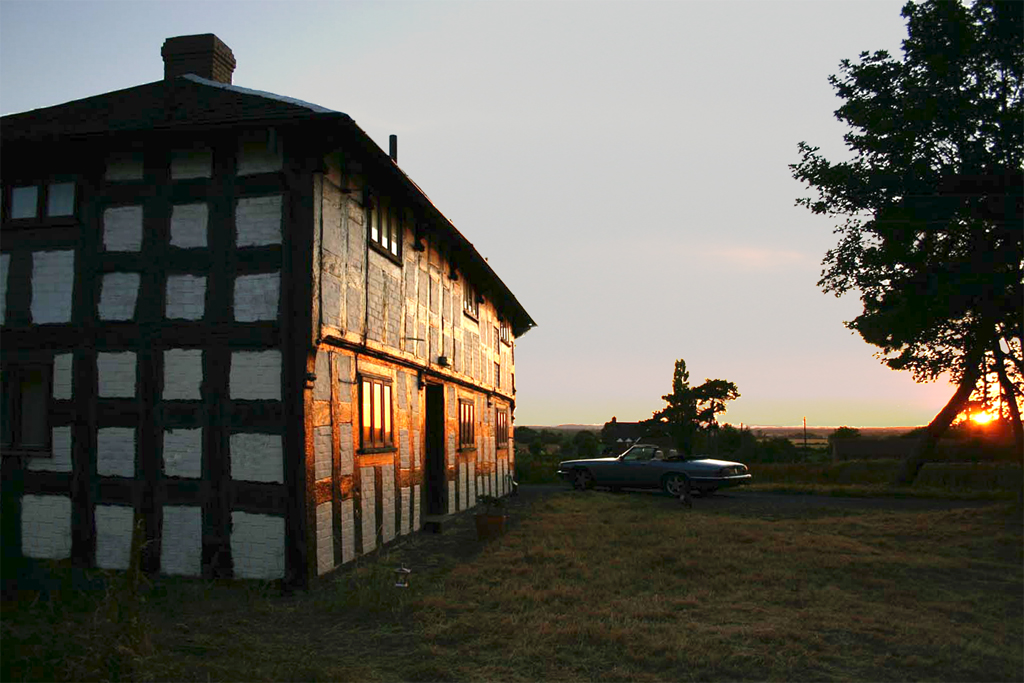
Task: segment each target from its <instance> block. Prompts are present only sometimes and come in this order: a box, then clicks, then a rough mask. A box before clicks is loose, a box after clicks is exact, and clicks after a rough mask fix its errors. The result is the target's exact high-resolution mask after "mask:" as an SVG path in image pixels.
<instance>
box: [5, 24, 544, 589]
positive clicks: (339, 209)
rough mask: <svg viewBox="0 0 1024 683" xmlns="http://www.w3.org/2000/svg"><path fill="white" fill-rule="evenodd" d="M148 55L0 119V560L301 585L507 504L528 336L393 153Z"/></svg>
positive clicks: (331, 114) (521, 316)
mask: <svg viewBox="0 0 1024 683" xmlns="http://www.w3.org/2000/svg"><path fill="white" fill-rule="evenodd" d="M162 54H163V57H164V66H165V72H164V75H165V77H164V79H163V80H161V81H157V82H154V83H148V84H145V85H140V86H138V87H134V88H129V89H127V90H121V91H117V92H110V93H105V94H102V95H97V96H95V97H89V98H87V99H83V100H77V101H73V102H68V103H66V104H62V105H58V106H54V107H48V108H45V109H38V110H34V111H30V112H26V113H22V114H14V115H10V116H5V117H3V119H2V121H0V134H2V143H3V157H2V174H3V175H2V177H3V197H2V198H3V202H2V207H3V208H2V217H0V218H2V234H3V241H2V248H0V251H2V254H0V325H2V333H3V342H2V352H0V353H2V355H0V359H2V364H3V411H2V416H3V439H2V442H3V448H2V450H3V461H2V462H3V470H2V476H3V494H2V524H3V532H2V538H3V551H4V559H5V562H6V561H8V560H9V559H15V560H16V559H17V558H19V557H23V556H27V557H33V558H53V559H62V558H71V560H72V561H73V562H74V563H75V564H77V565H80V566H98V567H103V568H114V569H123V568H126V567H127V566H128V563H129V550H130V547H131V538H132V530H133V528H136V527H137V526H139V525H141V526H142V527H143V528H144V530H145V538H146V540H147V541H148V543H147V544H146V546H145V554H144V557H143V561H144V568H145V569H146V570H148V571H150V572H162V573H166V574H181V575H190V576H203V577H207V578H212V577H219V576H227V577H231V576H234V577H244V578H258V579H279V578H283V579H285V580H287V581H288V582H290V583H293V584H299V585H301V584H304V583H305V582H306V581H307V580H308V579H309V578H310V577H313V576H315V575H317V574H322V573H324V572H328V571H330V570H332V569H334V568H335V567H337V566H339V565H341V564H342V563H345V562H348V561H350V560H352V559H353V558H355V557H356V556H358V555H360V554H363V553H367V552H370V551H372V550H374V549H375V548H378V547H379V546H381V545H382V544H386V543H388V542H389V541H391V540H392V539H394V538H395V537H396V536H398V535H400V534H407V533H409V532H411V531H414V530H416V529H419V528H421V527H422V526H423V524H424V516H425V515H427V514H440V513H450V512H454V511H458V510H463V509H466V508H469V507H472V506H474V505H475V503H476V497H477V495H478V494H480V493H489V494H498V495H501V494H504V493H505V492H506V491H507V490H508V485H507V477H506V475H508V474H509V473H510V472H511V471H512V469H513V467H514V451H513V448H512V441H513V431H512V424H513V411H514V409H515V396H516V395H515V366H514V358H515V355H514V350H513V349H514V343H515V339H516V337H518V336H520V335H522V334H523V333H525V332H526V331H527V330H529V329H530V328H531V327H533V326H534V322H533V320H532V319H531V317H530V315H529V314H528V313H527V312H526V310H525V309H524V308H523V306H522V305H520V303H519V302H518V301H517V300H516V297H515V296H514V295H513V294H512V292H511V291H510V290H509V289H508V287H506V286H505V284H504V283H503V282H502V281H501V279H500V278H499V277H498V276H497V275H496V274H495V273H494V271H493V270H491V268H490V266H489V265H488V264H487V262H486V260H485V259H484V258H483V257H481V255H480V254H479V253H478V252H477V251H476V249H474V247H473V245H472V244H471V243H470V242H469V241H468V240H467V239H466V238H465V237H464V236H463V235H462V234H461V233H460V232H459V231H458V230H457V229H456V228H455V226H453V225H452V224H451V223H450V222H449V221H448V220H447V219H446V218H445V217H444V216H443V215H442V214H441V212H440V211H438V209H437V208H436V207H435V206H434V205H433V204H432V203H431V202H430V200H429V199H428V198H427V196H426V195H425V194H424V193H423V192H422V191H421V190H420V189H419V188H418V187H417V186H416V184H415V183H413V182H412V180H410V179H409V178H408V177H407V176H406V175H405V173H403V172H402V170H401V169H400V168H399V166H398V164H397V149H396V148H397V144H396V143H393V145H392V149H391V150H390V154H389V153H388V152H385V151H383V150H381V149H380V148H379V147H378V146H377V145H376V144H374V142H373V141H372V140H371V139H370V138H369V137H368V136H367V135H366V133H364V132H363V131H362V130H361V129H360V128H359V127H358V126H357V125H356V124H355V123H354V122H353V120H352V119H351V118H349V117H348V116H347V115H345V114H342V113H340V112H336V111H331V110H328V109H325V108H323V107H319V106H317V105H313V104H309V103H306V102H301V101H298V100H295V99H291V98H287V97H281V96H278V95H273V94H269V93H265V92H260V91H256V90H249V89H246V88H240V87H237V86H234V85H232V84H231V75H232V71H233V70H234V66H235V59H234V56H233V54H232V53H231V50H229V49H228V48H227V46H226V45H224V44H223V43H222V42H221V41H220V40H218V39H217V38H216V36H213V35H212V34H206V35H198V36H180V37H176V38H170V39H168V40H167V41H166V42H165V43H164V46H163V51H162Z"/></svg>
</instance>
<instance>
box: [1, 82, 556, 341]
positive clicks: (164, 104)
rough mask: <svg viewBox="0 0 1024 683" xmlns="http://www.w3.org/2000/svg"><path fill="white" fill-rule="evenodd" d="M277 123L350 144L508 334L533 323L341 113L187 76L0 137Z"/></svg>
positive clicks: (24, 124) (76, 104)
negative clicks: (422, 214) (445, 248)
mask: <svg viewBox="0 0 1024 683" xmlns="http://www.w3.org/2000/svg"><path fill="white" fill-rule="evenodd" d="M284 123H288V124H303V123H310V124H316V125H323V126H325V127H327V128H328V129H329V130H333V131H335V132H337V134H338V137H339V139H341V138H344V139H346V140H348V141H351V142H353V143H354V144H355V145H356V147H358V149H359V151H361V152H362V155H363V156H364V157H365V159H366V161H368V162H369V165H370V166H371V167H373V168H375V169H376V170H378V171H383V172H384V174H385V175H386V177H389V178H390V179H391V181H392V182H394V183H396V184H397V185H398V186H399V187H402V188H403V189H404V190H405V191H406V192H407V193H408V194H409V195H411V196H412V197H414V198H415V199H416V200H417V203H419V204H420V205H421V206H422V207H423V208H425V209H427V210H428V211H429V213H430V214H431V215H432V216H433V218H434V221H433V224H434V225H436V226H437V227H439V229H440V230H441V232H442V233H443V234H445V235H447V237H448V238H449V239H451V240H452V241H453V242H454V244H455V246H456V247H457V249H456V250H457V251H458V253H459V255H460V256H459V258H460V261H461V262H460V263H459V264H458V265H459V267H460V269H462V270H466V271H467V274H469V275H470V276H472V278H473V279H474V284H475V285H476V286H477V288H478V289H479V290H480V291H482V292H484V293H485V294H487V295H490V297H491V298H492V300H493V301H494V302H495V303H496V304H497V306H498V309H499V311H500V312H501V313H502V315H503V316H504V317H506V318H508V320H509V322H510V324H511V327H512V331H513V333H514V334H515V336H517V337H519V336H522V335H523V334H525V333H526V332H527V331H528V330H529V329H531V328H533V327H535V326H536V323H535V322H534V321H533V318H532V317H530V314H529V313H527V312H526V309H525V308H523V306H522V304H520V303H519V301H518V300H517V299H516V297H515V295H514V294H512V291H511V290H510V289H509V288H508V287H507V286H506V285H505V284H504V283H503V282H502V281H501V278H499V277H498V275H497V274H496V273H495V272H494V271H493V270H492V269H491V267H490V265H489V264H488V263H487V261H486V259H484V258H483V257H482V256H481V255H480V253H479V252H478V251H477V250H476V248H475V247H474V246H473V244H472V243H471V242H470V241H469V240H467V239H466V238H465V236H464V235H462V233H461V232H459V230H458V229H457V228H456V227H455V226H454V225H453V224H452V222H451V221H449V220H448V219H447V218H446V217H445V216H444V214H442V213H441V212H440V210H438V208H437V207H436V206H435V205H434V203H433V202H431V201H430V198H429V197H427V195H426V193H425V192H423V190H422V189H420V188H419V186H418V185H416V183H415V182H413V181H412V179H411V178H409V176H407V175H406V174H405V173H404V172H403V171H402V170H401V169H400V168H399V167H398V164H396V163H395V162H394V161H393V160H392V159H391V157H390V155H389V154H388V153H387V152H385V151H384V150H382V149H381V148H380V147H379V146H378V145H377V144H376V143H375V142H373V140H372V139H371V138H370V136H369V135H367V134H366V132H365V131H363V130H362V129H361V128H359V126H357V125H356V123H355V121H353V120H352V118H351V117H349V116H348V115H347V114H344V113H342V112H338V111H334V110H332V109H328V108H326V107H321V106H319V105H316V104H311V103H309V102H304V101H302V100H298V99H294V98H290V97H285V96H282V95H276V94H274V93H268V92H264V91H260V90H251V89H249V88H243V87H240V86H236V85H231V84H227V83H221V82H219V81H212V80H208V79H205V78H200V77H199V76H196V75H194V74H187V75H184V76H179V77H177V78H171V79H166V80H161V81H156V82H153V83H147V84H145V85H139V86H135V87H133V88H127V89H124V90H116V91H113V92H109V93H104V94H102V95H96V96H93V97H87V98H84V99H81V100H74V101H71V102H66V103H64V104H59V105H56V106H53V107H45V108H42V109H34V110H32V111H28V112H23V113H19V114H10V115H7V116H4V117H3V118H2V119H0V140H2V142H3V144H4V145H7V144H10V143H19V142H29V143H31V142H47V141H51V142H52V141H58V140H62V139H81V138H89V137H92V136H102V135H110V134H117V133H131V132H143V131H159V130H176V129H197V128H200V129H201V128H217V127H220V126H225V127H227V126H237V125H239V124H243V125H252V126H258V125H274V124H284Z"/></svg>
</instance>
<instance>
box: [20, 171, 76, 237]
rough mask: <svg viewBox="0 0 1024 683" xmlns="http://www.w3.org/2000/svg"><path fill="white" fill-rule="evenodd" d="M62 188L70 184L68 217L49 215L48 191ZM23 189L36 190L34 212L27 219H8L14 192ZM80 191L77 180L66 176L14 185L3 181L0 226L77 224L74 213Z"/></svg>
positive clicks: (22, 226) (25, 179) (36, 179)
mask: <svg viewBox="0 0 1024 683" xmlns="http://www.w3.org/2000/svg"><path fill="white" fill-rule="evenodd" d="M66 184H70V185H71V187H72V191H73V192H74V196H73V197H72V199H71V213H66V214H58V215H54V216H51V215H49V210H50V196H51V191H52V188H53V187H54V186H56V185H66ZM23 187H34V188H35V189H36V208H35V212H34V213H33V214H32V215H31V216H23V217H21V218H12V216H11V212H12V210H13V209H14V191H15V190H16V189H20V188H23ZM81 187H82V185H81V183H80V182H79V179H78V177H77V176H75V175H72V174H66V173H64V174H55V175H53V176H48V177H42V178H19V179H16V180H14V181H7V182H5V183H4V185H3V190H2V192H3V197H2V199H3V202H2V203H3V212H2V215H0V222H2V224H3V227H4V228H28V227H33V228H34V227H40V226H43V227H45V226H51V225H53V226H61V225H74V224H76V223H77V222H78V213H79V209H80V206H81V200H82V197H81V194H82V193H81Z"/></svg>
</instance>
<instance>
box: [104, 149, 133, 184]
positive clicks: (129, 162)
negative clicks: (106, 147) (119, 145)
mask: <svg viewBox="0 0 1024 683" xmlns="http://www.w3.org/2000/svg"><path fill="white" fill-rule="evenodd" d="M142 163H143V159H142V153H141V152H120V153H114V154H111V155H110V156H109V157H107V168H106V172H105V173H104V177H105V178H106V179H107V180H110V181H114V182H117V181H119V180H142V169H143V165H142Z"/></svg>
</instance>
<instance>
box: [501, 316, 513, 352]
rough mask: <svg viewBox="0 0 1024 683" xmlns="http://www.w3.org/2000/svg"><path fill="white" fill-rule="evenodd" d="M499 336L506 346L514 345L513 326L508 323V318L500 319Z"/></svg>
mask: <svg viewBox="0 0 1024 683" xmlns="http://www.w3.org/2000/svg"><path fill="white" fill-rule="evenodd" d="M498 336H499V337H500V338H501V342H502V343H503V344H504V345H505V346H512V326H511V325H509V324H508V321H507V320H504V319H502V320H499V321H498Z"/></svg>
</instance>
